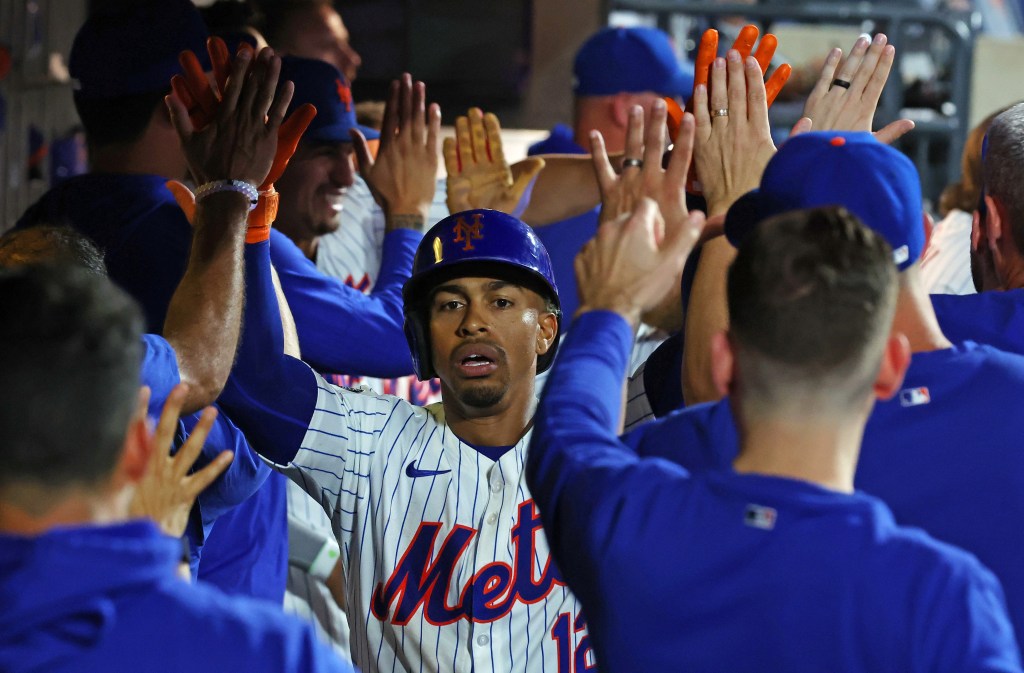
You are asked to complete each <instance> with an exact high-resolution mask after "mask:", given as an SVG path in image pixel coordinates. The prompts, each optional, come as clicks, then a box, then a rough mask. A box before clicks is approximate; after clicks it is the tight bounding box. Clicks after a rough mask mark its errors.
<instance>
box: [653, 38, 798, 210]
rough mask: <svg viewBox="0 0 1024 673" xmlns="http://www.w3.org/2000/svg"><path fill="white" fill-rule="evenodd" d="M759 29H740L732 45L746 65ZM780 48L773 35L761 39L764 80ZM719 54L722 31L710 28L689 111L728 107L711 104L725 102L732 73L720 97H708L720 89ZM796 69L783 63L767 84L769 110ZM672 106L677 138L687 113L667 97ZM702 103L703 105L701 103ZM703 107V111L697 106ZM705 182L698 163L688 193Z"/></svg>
mask: <svg viewBox="0 0 1024 673" xmlns="http://www.w3.org/2000/svg"><path fill="white" fill-rule="evenodd" d="M757 36H758V30H757V26H754V25H746V26H744V27H743V29H742V30H740V33H739V35H737V36H736V41H735V42H734V43H733V45H732V49H731V50H730V53H731V52H733V51H734V52H736V53H737V54H738V55H739V59H740V62H746V60H747V58H748V57H749V56H750V55H751V51H752V50H753V47H754V43H755V42H757ZM778 45H779V41H778V39H777V38H776V37H775V36H774V35H772V34H771V33H768V34H766V35H765V36H764V37H762V38H761V42H760V43H759V44H758V45H757V51H754V53H753V59H754V61H755V62H756V63H757V66H758V69H759V71H760V76H761V77H762V78H763V77H764V75H765V73H767V72H768V68H769V66H770V65H771V61H772V57H773V56H775V50H776V48H777V47H778ZM717 55H718V31H716V30H714V29H708V30H706V31H704V35H702V36H701V41H700V46H699V47H698V49H697V58H696V61H695V64H694V79H693V96H692V97H691V98H690V103H689V105H688V106H687V108H688V109H690V110H692V111H693V112H694V114H695V115H696V114H698V113H700V114H708V115H711V114H714V112H715V110H722V109H725V108H715V109H709V108H708V105H709V104H711V103H714V102H715V100H718V99H719V98H721V99H722V100H725V99H726V98H727V96H726V87H727V86H728V82H729V76H730V75H731V73H730V72H726V78H725V79H724V80H722V83H721V84H718V85H717V87H718V95H716V94H714V93H712V94H710V96H709V95H708V92H709V91H714V89H715V87H716V80H715V78H714V76H713V75H714V69H715V64H716V63H720V62H721V59H718V58H717ZM792 72H793V69H792V68H791V67H790V65H789V64H788V63H783V64H782V65H780V66H779V67H778V68H776V69H775V72H773V73H772V76H771V77H770V78H768V82H767V84H765V85H764V90H765V102H766V109H767V108H768V107H771V105H772V103H773V102H775V98H776V97H777V96H778V95H779V92H780V91H782V87H784V86H785V85H786V82H787V81H788V80H789V76H790V75H791V74H792ZM698 91H703V92H704V95H703V96H702V97H701V98H698ZM665 100H666V103H667V104H668V113H669V116H668V128H669V137H670V138H673V139H674V138H675V137H676V133H677V132H678V129H679V126H680V124H681V122H682V118H683V111H682V109H681V108H680V107H679V104H678V103H676V102H675V101H673V100H672V99H670V98H666V99H665ZM698 100H700V101H702V102H700V103H699V102H698ZM698 105H701V107H700V108H698V107H697V106H698ZM703 182H704V181H703V180H702V179H700V166H699V164H696V163H695V164H694V167H693V170H691V172H690V177H689V181H688V182H687V191H690V192H694V193H701V192H702V184H703Z"/></svg>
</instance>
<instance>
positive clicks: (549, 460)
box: [526, 121, 703, 601]
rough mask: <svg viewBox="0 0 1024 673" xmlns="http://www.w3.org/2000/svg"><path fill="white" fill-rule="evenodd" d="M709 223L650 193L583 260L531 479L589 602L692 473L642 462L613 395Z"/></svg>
mask: <svg viewBox="0 0 1024 673" xmlns="http://www.w3.org/2000/svg"><path fill="white" fill-rule="evenodd" d="M686 126H688V128H689V133H691V134H692V128H693V127H692V121H688V122H687V123H686V124H685V125H684V133H686V132H687V131H686V128H685V127H686ZM682 173H683V175H685V173H686V170H685V168H684V169H683V171H682ZM702 223H703V216H702V215H701V214H700V213H695V214H693V215H688V216H687V217H686V218H685V219H684V220H683V221H682V222H677V223H673V224H670V223H669V222H668V221H665V220H663V219H662V218H661V216H660V214H659V212H658V207H657V206H656V205H655V203H654V202H653V201H652V200H650V199H647V198H643V199H641V200H640V201H639V202H638V203H637V204H636V208H635V212H633V213H632V214H631V215H630V214H627V215H624V216H621V217H618V218H616V219H614V220H610V221H608V220H606V221H605V222H604V223H603V224H602V225H601V228H600V229H599V231H598V234H597V236H596V237H595V239H594V240H593V241H591V242H590V243H588V244H587V247H586V248H584V250H583V252H581V253H580V256H579V257H578V258H577V262H576V268H577V276H578V280H579V287H580V288H581V308H580V310H579V312H578V313H577V317H576V319H575V320H574V321H573V325H572V327H571V329H570V330H569V334H568V336H567V337H566V341H565V343H564V344H563V346H562V350H561V352H560V353H559V358H558V360H557V361H556V362H555V366H554V368H553V369H552V372H551V375H550V376H549V378H548V381H547V384H546V386H545V389H544V394H543V397H542V399H541V403H540V406H539V407H538V411H537V416H536V420H535V426H534V434H533V439H532V443H531V446H530V451H529V454H528V457H527V465H526V477H527V481H528V484H529V486H530V490H531V492H532V493H533V496H534V498H535V499H536V501H537V503H538V505H539V507H540V511H541V514H542V517H543V519H544V526H545V530H546V531H547V534H548V540H549V542H550V544H551V547H552V550H553V552H554V554H555V558H556V560H557V561H558V564H559V567H560V568H561V569H562V571H563V572H564V573H565V574H566V578H567V579H568V581H569V582H570V584H572V586H573V588H574V590H576V591H579V592H581V593H580V595H581V597H582V598H583V600H584V601H586V600H587V596H588V593H590V592H592V591H596V590H599V589H598V587H599V586H600V582H599V581H598V575H599V574H600V568H601V560H602V559H603V558H606V557H607V556H608V555H609V553H610V552H609V548H608V545H607V540H608V539H609V535H611V536H614V535H615V533H616V532H617V531H620V530H622V531H625V530H627V529H628V528H629V527H630V526H632V525H633V524H634V523H636V522H637V521H638V517H640V516H641V512H643V513H644V514H643V516H648V515H649V513H650V509H649V508H650V506H651V502H650V501H651V499H656V498H657V497H659V495H658V494H659V493H662V492H663V491H660V490H659V489H657V488H655V487H654V484H656V483H657V482H658V480H659V479H662V478H669V479H671V478H675V477H678V476H679V475H680V474H683V472H682V471H681V470H679V469H678V468H675V467H674V466H670V465H667V464H666V465H662V464H653V463H644V462H642V461H640V459H639V458H637V456H636V455H635V454H633V453H632V452H630V451H629V450H628V449H627V448H626V447H625V446H624V445H623V444H622V443H621V442H620V441H619V439H618V438H617V436H616V434H617V418H618V416H619V413H620V411H621V410H620V406H619V401H618V399H616V396H615V395H609V394H608V393H609V391H613V390H616V389H617V388H618V387H619V386H620V385H621V381H622V380H623V378H624V376H625V374H626V371H625V370H626V365H627V363H628V359H629V351H630V347H631V344H632V339H633V329H634V327H635V326H636V324H637V322H638V321H639V318H640V315H641V313H642V312H643V311H644V310H647V309H648V308H649V307H650V306H652V305H654V304H656V303H657V302H658V301H659V300H660V299H661V297H662V296H663V295H664V294H665V293H666V292H668V290H669V289H670V286H671V284H672V282H673V278H674V277H675V276H676V274H677V273H678V272H679V271H680V270H681V269H682V265H683V263H684V261H685V259H686V256H687V254H688V253H689V251H690V250H691V249H692V247H693V245H694V243H695V242H696V241H697V238H698V236H699V234H700V229H701V226H702ZM641 482H642V483H644V485H645V488H643V489H640V488H637V486H636V485H637V484H638V483H641ZM634 532H635V531H634ZM625 534H627V535H628V533H625Z"/></svg>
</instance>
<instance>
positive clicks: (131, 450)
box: [114, 390, 153, 486]
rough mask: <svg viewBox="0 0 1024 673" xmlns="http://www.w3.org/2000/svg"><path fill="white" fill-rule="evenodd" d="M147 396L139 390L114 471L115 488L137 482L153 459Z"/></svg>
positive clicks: (146, 393)
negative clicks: (147, 413)
mask: <svg viewBox="0 0 1024 673" xmlns="http://www.w3.org/2000/svg"><path fill="white" fill-rule="evenodd" d="M148 406H149V394H148V391H147V392H145V393H144V392H143V391H142V390H140V392H139V399H138V402H137V403H136V409H135V413H134V414H132V418H131V420H130V421H129V422H128V428H127V430H126V431H125V436H124V444H123V446H122V447H121V458H120V460H119V461H118V464H117V469H116V471H115V477H114V478H115V480H116V482H117V483H116V484H115V485H116V486H126V485H132V484H135V483H137V482H139V481H140V480H141V479H142V476H143V475H144V474H145V473H146V467H147V466H148V465H149V461H150V460H151V459H152V457H153V432H152V429H151V428H150V424H149V419H148V418H147V415H146V412H147V408H148Z"/></svg>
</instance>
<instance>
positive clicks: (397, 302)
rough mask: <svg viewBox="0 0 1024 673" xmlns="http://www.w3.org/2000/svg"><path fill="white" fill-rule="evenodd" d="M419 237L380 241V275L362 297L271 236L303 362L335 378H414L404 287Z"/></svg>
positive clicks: (408, 234)
mask: <svg viewBox="0 0 1024 673" xmlns="http://www.w3.org/2000/svg"><path fill="white" fill-rule="evenodd" d="M420 238H421V235H420V234H419V233H417V232H413V231H407V230H399V231H392V232H390V233H388V234H386V235H385V236H384V249H383V255H382V259H381V271H380V275H379V276H378V278H377V282H376V284H375V285H374V289H373V292H371V293H370V294H369V295H366V294H363V293H362V292H360V291H359V290H356V289H355V288H352V287H349V286H348V285H346V284H345V283H343V282H342V281H341V280H339V279H337V278H334V277H331V276H327V275H324V274H323V273H321V272H320V271H319V270H317V268H316V265H315V264H313V262H311V261H310V260H308V259H306V257H305V256H304V255H303V254H302V251H301V250H299V249H298V247H296V246H295V244H294V243H292V242H291V240H289V239H288V237H287V236H285V235H284V234H282V233H280V232H278V231H277V230H273V231H272V232H271V236H270V254H271V258H272V260H273V263H274V268H275V269H277V273H278V276H279V277H280V278H281V287H282V288H283V289H284V294H285V297H286V298H287V299H288V305H289V307H290V308H291V311H292V315H293V316H294V317H295V327H296V329H297V331H298V333H299V346H300V348H301V349H302V359H303V360H305V361H306V362H308V363H309V364H310V365H311V366H313V367H314V368H315V369H317V370H320V371H325V372H333V373H338V374H354V375H359V376H374V377H379V378H393V377H398V376H405V375H407V374H411V373H412V355H411V354H410V352H409V345H408V343H407V342H406V340H405V332H404V327H403V326H404V321H405V317H404V314H403V312H402V285H403V284H404V283H405V281H406V280H408V278H409V274H410V273H411V270H412V258H413V256H414V255H415V254H416V246H417V245H418V244H419V240H420Z"/></svg>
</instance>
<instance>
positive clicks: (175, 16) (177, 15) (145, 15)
mask: <svg viewBox="0 0 1024 673" xmlns="http://www.w3.org/2000/svg"><path fill="white" fill-rule="evenodd" d="M97 4H98V5H99V6H100V9H97V10H95V11H93V12H91V13H90V14H89V17H88V18H87V19H86V21H85V23H84V24H83V25H82V27H81V28H80V29H79V31H78V33H77V34H76V35H75V41H74V44H72V46H71V57H70V59H69V63H68V69H69V71H70V73H71V77H72V78H73V88H74V92H75V95H76V96H79V97H82V98H90V99H104V98H119V97H121V96H129V95H133V94H141V93H147V92H159V91H165V90H166V91H170V88H171V77H173V76H174V75H177V74H180V73H181V71H182V70H181V65H180V64H179V63H178V54H180V53H181V52H182V51H184V50H186V49H190V50H192V51H193V52H195V54H196V56H197V57H198V58H199V62H200V63H201V64H202V66H203V69H204V70H209V69H210V68H211V66H210V57H209V55H208V54H207V53H206V38H207V31H206V25H205V24H204V23H203V19H202V17H201V16H200V15H199V10H197V9H196V8H195V5H193V4H192V3H191V2H190V1H189V0H136V1H133V2H109V3H102V4H100V3H97Z"/></svg>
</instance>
